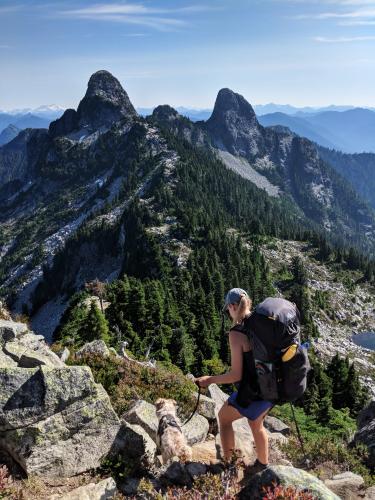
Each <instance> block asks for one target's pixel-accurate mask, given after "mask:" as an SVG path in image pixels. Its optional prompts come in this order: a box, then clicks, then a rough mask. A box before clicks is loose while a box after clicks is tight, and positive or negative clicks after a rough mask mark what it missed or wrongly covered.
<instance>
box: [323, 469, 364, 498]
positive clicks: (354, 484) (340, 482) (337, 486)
mask: <svg viewBox="0 0 375 500" xmlns="http://www.w3.org/2000/svg"><path fill="white" fill-rule="evenodd" d="M324 484H325V485H326V486H327V487H328V488H329V489H330V490H332V491H333V492H334V493H336V495H338V496H339V497H340V498H342V500H354V499H355V498H358V494H359V492H360V490H361V489H362V487H363V485H364V480H363V477H362V476H359V475H358V474H354V473H353V472H349V471H348V472H343V473H342V474H337V475H336V476H333V478H332V479H326V480H325V481H324Z"/></svg>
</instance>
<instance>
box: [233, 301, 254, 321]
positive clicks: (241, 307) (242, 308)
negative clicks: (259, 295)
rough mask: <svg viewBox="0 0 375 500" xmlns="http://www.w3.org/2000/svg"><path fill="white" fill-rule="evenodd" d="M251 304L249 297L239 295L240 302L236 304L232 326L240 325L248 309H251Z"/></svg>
mask: <svg viewBox="0 0 375 500" xmlns="http://www.w3.org/2000/svg"><path fill="white" fill-rule="evenodd" d="M251 306H252V302H251V299H250V297H248V296H247V295H241V300H240V301H239V303H238V309H237V314H236V316H235V317H234V318H233V326H234V325H237V324H238V323H241V321H243V319H244V318H245V316H246V313H247V311H248V310H249V309H251Z"/></svg>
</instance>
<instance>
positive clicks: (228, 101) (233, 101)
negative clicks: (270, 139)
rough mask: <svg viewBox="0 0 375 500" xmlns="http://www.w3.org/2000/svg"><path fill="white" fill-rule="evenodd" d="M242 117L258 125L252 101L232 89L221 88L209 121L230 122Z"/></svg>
mask: <svg viewBox="0 0 375 500" xmlns="http://www.w3.org/2000/svg"><path fill="white" fill-rule="evenodd" d="M239 117H241V118H242V119H244V120H247V121H249V122H251V123H253V124H254V125H258V121H257V118H256V115H255V112H254V110H253V108H252V106H251V104H250V103H248V102H247V101H246V99H245V98H244V97H243V96H242V95H240V94H236V93H235V92H233V90H230V89H221V90H220V91H219V93H218V94H217V97H216V101H215V106H214V110H213V112H212V115H211V117H210V118H209V120H208V122H210V123H214V122H217V121H220V122H228V123H229V122H230V121H233V120H234V119H238V118H239Z"/></svg>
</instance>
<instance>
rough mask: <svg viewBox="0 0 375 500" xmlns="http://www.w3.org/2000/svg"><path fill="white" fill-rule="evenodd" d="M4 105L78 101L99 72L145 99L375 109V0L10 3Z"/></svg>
mask: <svg viewBox="0 0 375 500" xmlns="http://www.w3.org/2000/svg"><path fill="white" fill-rule="evenodd" d="M0 63H1V66H0V67H1V78H0V109H11V108H20V107H36V106H39V105H41V104H51V103H56V104H59V105H61V106H64V107H77V105H78V103H79V101H80V99H81V98H82V96H83V95H84V93H85V91H86V86H87V81H88V79H89V77H90V75H91V74H92V73H93V72H95V71H97V70H99V69H106V70H108V71H110V72H111V73H112V74H113V75H115V76H116V77H117V78H118V79H119V80H120V82H121V83H122V85H123V86H124V88H125V89H126V91H127V92H128V94H129V96H130V98H131V100H132V102H133V103H134V105H135V106H145V107H151V106H154V105H157V104H164V103H168V104H171V105H173V106H187V107H195V108H206V107H211V106H213V103H214V101H215V97H216V94H217V92H218V90H219V89H220V88H222V87H229V88H231V89H233V90H235V91H236V92H239V93H241V94H242V95H244V96H245V98H246V99H247V100H248V101H249V102H251V103H253V104H261V103H268V102H276V103H283V104H285V103H289V104H292V105H296V106H304V105H312V106H323V105H328V104H351V105H356V106H375V91H374V89H375V0H325V1H324V0H320V1H319V0H200V1H199V2H198V1H196V0H175V1H173V2H172V1H169V0H159V1H154V0H143V1H140V2H138V1H137V0H129V1H127V2H125V1H114V0H113V1H109V2H93V1H87V0H83V1H80V0H74V1H71V0H64V1H57V0H47V1H38V0H23V1H18V0H12V1H8V0H0Z"/></svg>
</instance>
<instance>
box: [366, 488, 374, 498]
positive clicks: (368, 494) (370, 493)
mask: <svg viewBox="0 0 375 500" xmlns="http://www.w3.org/2000/svg"><path fill="white" fill-rule="evenodd" d="M374 499H375V486H371V488H367V490H366V491H365V496H364V500H374Z"/></svg>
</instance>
